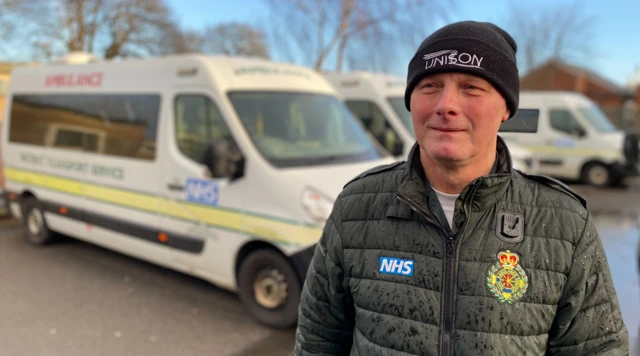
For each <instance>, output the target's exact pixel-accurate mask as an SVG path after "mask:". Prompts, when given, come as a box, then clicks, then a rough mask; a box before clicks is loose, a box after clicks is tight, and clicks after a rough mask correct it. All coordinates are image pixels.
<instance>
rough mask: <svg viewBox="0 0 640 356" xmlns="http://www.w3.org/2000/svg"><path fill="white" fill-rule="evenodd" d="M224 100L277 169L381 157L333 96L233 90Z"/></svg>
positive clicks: (344, 107) (355, 120) (354, 120)
mask: <svg viewBox="0 0 640 356" xmlns="http://www.w3.org/2000/svg"><path fill="white" fill-rule="evenodd" d="M229 99H230V100H231V103H232V105H233V107H234V109H235V111H236V113H237V115H238V117H239V118H240V120H241V122H242V125H243V126H244V128H245V130H246V131H247V132H248V134H249V136H250V137H251V140H252V141H253V143H254V144H255V145H256V147H257V148H258V150H259V151H260V153H261V154H262V155H263V156H264V157H265V159H267V160H268V161H269V162H270V163H271V164H272V165H274V166H276V167H297V166H312V165H320V164H332V163H340V162H357V161H366V160H374V159H378V158H380V157H382V155H383V153H382V152H379V151H378V150H377V149H376V147H375V146H374V145H373V143H372V142H371V141H370V139H369V137H368V136H367V134H366V132H365V130H364V128H363V127H362V125H361V124H360V123H359V122H358V120H357V119H356V118H355V117H354V116H353V114H351V112H350V111H349V109H348V108H347V107H346V106H345V105H344V103H343V102H341V101H340V100H339V99H338V98H336V97H334V96H331V95H323V94H313V93H299V92H232V93H230V94H229Z"/></svg>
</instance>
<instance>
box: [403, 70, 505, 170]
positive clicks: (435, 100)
mask: <svg viewBox="0 0 640 356" xmlns="http://www.w3.org/2000/svg"><path fill="white" fill-rule="evenodd" d="M410 106H411V118H412V120H413V127H414V130H415V133H416V138H417V140H418V143H419V144H420V146H421V147H422V149H423V150H425V151H426V153H427V154H428V155H429V156H431V158H432V159H434V160H436V161H441V162H447V163H454V164H456V165H466V164H468V163H471V162H473V161H474V159H475V158H476V157H478V156H482V155H489V154H490V155H495V143H496V136H497V134H498V129H499V128H500V124H501V123H502V122H503V121H506V120H507V119H508V118H509V110H508V109H507V105H506V102H505V100H504V98H503V97H502V95H501V94H500V93H499V92H498V91H497V90H496V89H495V88H494V87H493V86H492V85H491V84H490V83H489V82H488V81H486V80H484V79H482V78H480V77H477V76H474V75H470V74H462V73H442V74H434V75H431V76H428V77H425V78H423V79H422V80H421V81H420V82H419V83H418V85H416V87H415V88H414V90H413V93H412V94H411V103H410Z"/></svg>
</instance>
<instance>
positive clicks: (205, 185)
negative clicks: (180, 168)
mask: <svg viewBox="0 0 640 356" xmlns="http://www.w3.org/2000/svg"><path fill="white" fill-rule="evenodd" d="M186 191H187V200H188V201H192V202H196V203H202V204H207V205H217V204H218V199H219V191H218V184H217V183H216V182H214V181H207V180H202V179H195V178H187V186H186Z"/></svg>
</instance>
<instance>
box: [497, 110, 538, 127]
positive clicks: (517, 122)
mask: <svg viewBox="0 0 640 356" xmlns="http://www.w3.org/2000/svg"><path fill="white" fill-rule="evenodd" d="M539 118H540V110H538V109H518V111H517V112H516V114H515V115H513V117H512V118H510V119H509V120H507V121H505V122H503V123H502V124H501V125H500V130H499V131H500V132H523V133H536V132H538V120H539Z"/></svg>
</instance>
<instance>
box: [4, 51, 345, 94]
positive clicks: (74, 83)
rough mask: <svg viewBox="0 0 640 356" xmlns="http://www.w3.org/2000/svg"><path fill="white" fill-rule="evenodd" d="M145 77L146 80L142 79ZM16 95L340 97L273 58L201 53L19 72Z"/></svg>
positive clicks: (317, 78) (315, 76)
mask: <svg viewBox="0 0 640 356" xmlns="http://www.w3.org/2000/svg"><path fill="white" fill-rule="evenodd" d="M140 76H144V77H145V80H139V78H140ZM12 77H13V78H14V79H16V80H12V82H13V86H12V88H11V90H13V91H16V92H21V91H30V92H35V91H37V92H60V91H65V92H66V91H82V92H87V91H94V90H95V91H101V90H124V91H142V90H147V91H148V90H156V91H157V90H158V88H166V87H179V86H181V85H189V84H191V85H200V86H209V87H211V83H212V82H213V83H215V84H214V85H213V86H214V87H215V88H216V89H217V90H220V91H221V92H227V91H235V90H238V91H247V90H255V91H264V90H273V91H304V92H317V93H324V94H336V91H335V89H334V88H333V87H332V86H331V85H330V84H329V83H328V82H327V80H326V79H325V78H323V77H322V75H320V74H319V73H318V72H316V71H314V70H312V69H309V68H305V67H301V66H297V65H292V64H287V63H281V62H275V61H271V60H268V59H260V58H248V57H230V56H219V55H218V56H212V55H203V54H198V53H190V54H177V55H169V56H162V57H151V58H141V59H139V58H135V59H124V60H94V61H89V62H87V63H77V62H75V63H72V64H66V63H64V62H60V61H58V62H53V63H50V64H46V65H40V66H31V67H18V68H15V69H14V70H13V74H12Z"/></svg>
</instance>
